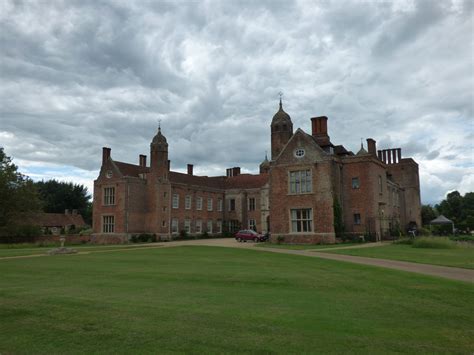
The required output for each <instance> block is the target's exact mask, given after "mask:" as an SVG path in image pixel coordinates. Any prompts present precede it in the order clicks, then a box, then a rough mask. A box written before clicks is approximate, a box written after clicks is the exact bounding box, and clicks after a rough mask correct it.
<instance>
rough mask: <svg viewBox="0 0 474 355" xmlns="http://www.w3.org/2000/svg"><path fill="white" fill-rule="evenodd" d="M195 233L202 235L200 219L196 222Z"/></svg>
mask: <svg viewBox="0 0 474 355" xmlns="http://www.w3.org/2000/svg"><path fill="white" fill-rule="evenodd" d="M196 233H202V220H200V219H198V220H197V221H196Z"/></svg>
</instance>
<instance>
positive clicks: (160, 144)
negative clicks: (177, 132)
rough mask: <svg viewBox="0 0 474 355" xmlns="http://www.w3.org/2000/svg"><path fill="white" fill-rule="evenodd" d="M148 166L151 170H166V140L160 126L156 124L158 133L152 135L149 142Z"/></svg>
mask: <svg viewBox="0 0 474 355" xmlns="http://www.w3.org/2000/svg"><path fill="white" fill-rule="evenodd" d="M150 157H151V162H150V167H151V170H152V171H155V172H158V171H160V174H162V173H163V174H164V172H167V171H168V168H169V164H168V142H167V141H166V137H165V136H164V135H163V134H162V133H161V127H160V126H158V133H156V135H155V136H154V137H153V140H152V141H151V144H150Z"/></svg>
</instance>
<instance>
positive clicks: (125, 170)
mask: <svg viewBox="0 0 474 355" xmlns="http://www.w3.org/2000/svg"><path fill="white" fill-rule="evenodd" d="M114 164H115V166H116V167H117V169H119V171H120V173H121V174H122V175H123V176H134V177H138V176H139V174H143V173H147V172H148V171H149V168H147V167H143V166H140V165H135V164H129V163H123V162H121V161H114Z"/></svg>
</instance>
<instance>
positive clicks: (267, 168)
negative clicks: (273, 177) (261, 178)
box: [260, 152, 270, 174]
mask: <svg viewBox="0 0 474 355" xmlns="http://www.w3.org/2000/svg"><path fill="white" fill-rule="evenodd" d="M269 171H270V162H269V161H268V158H267V152H265V160H264V161H262V163H261V164H260V174H262V173H268V172H269Z"/></svg>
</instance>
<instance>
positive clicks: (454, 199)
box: [436, 191, 463, 223]
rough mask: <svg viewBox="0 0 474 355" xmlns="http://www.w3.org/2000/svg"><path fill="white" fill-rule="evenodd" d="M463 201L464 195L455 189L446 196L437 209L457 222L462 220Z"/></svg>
mask: <svg viewBox="0 0 474 355" xmlns="http://www.w3.org/2000/svg"><path fill="white" fill-rule="evenodd" d="M462 202H463V197H462V196H461V194H460V193H459V192H458V191H453V192H450V193H449V194H448V195H447V196H446V199H445V200H443V201H441V203H440V204H439V205H437V206H436V209H437V210H438V211H439V213H440V214H442V215H444V216H445V217H448V218H449V219H451V220H453V221H454V223H457V222H460V221H461V220H462Z"/></svg>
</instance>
